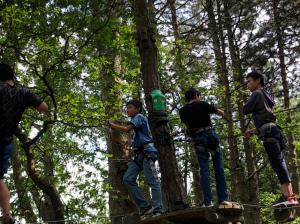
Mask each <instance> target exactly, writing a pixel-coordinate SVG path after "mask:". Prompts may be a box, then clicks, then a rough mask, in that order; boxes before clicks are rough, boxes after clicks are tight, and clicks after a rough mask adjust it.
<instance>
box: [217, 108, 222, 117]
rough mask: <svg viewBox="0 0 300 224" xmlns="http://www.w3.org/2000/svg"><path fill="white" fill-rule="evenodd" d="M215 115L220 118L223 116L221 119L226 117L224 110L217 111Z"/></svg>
mask: <svg viewBox="0 0 300 224" xmlns="http://www.w3.org/2000/svg"><path fill="white" fill-rule="evenodd" d="M215 114H216V115H219V116H221V117H224V111H223V110H220V109H217V111H216V113H215Z"/></svg>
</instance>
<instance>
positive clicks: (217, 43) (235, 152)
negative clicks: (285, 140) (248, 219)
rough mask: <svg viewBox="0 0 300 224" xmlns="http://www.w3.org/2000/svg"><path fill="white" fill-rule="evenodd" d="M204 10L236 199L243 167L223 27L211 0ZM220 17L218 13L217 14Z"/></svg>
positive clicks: (242, 184)
mask: <svg viewBox="0 0 300 224" xmlns="http://www.w3.org/2000/svg"><path fill="white" fill-rule="evenodd" d="M206 11H207V13H208V18H209V22H208V28H209V31H210V35H211V38H212V41H213V50H214V53H215V58H216V63H217V66H216V67H217V68H216V69H217V74H218V76H219V79H220V84H221V85H223V86H224V88H225V99H224V100H225V116H226V118H227V125H228V136H227V139H228V145H229V150H230V160H231V164H230V165H231V199H232V200H237V199H238V198H241V197H244V195H246V188H245V179H244V177H245V174H244V170H243V167H242V165H241V163H240V158H239V149H238V146H237V140H236V137H235V136H234V130H233V129H234V125H233V115H232V114H233V111H232V102H231V92H230V86H229V77H228V70H227V65H226V54H225V40H224V36H223V28H222V27H218V26H217V23H216V19H215V15H214V8H213V3H212V1H211V0H206ZM219 19H220V15H219Z"/></svg>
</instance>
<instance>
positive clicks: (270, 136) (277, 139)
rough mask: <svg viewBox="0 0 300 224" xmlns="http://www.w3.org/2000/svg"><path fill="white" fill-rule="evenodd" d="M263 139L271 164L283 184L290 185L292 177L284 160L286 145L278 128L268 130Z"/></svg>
mask: <svg viewBox="0 0 300 224" xmlns="http://www.w3.org/2000/svg"><path fill="white" fill-rule="evenodd" d="M262 137H263V144H264V147H265V150H266V152H267V154H268V158H269V161H270V164H271V166H272V168H273V170H274V171H275V173H276V175H277V177H278V179H279V182H280V183H281V184H284V183H290V182H291V177H290V175H289V171H288V169H287V165H286V162H285V158H284V153H283V151H284V148H285V143H284V139H283V135H282V133H281V131H280V129H279V127H277V126H273V127H271V128H268V129H267V130H266V131H265V133H264V136H262Z"/></svg>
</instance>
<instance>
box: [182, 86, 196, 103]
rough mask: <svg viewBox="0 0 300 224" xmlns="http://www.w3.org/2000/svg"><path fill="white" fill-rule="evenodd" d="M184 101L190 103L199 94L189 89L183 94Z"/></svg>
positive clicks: (192, 88)
mask: <svg viewBox="0 0 300 224" xmlns="http://www.w3.org/2000/svg"><path fill="white" fill-rule="evenodd" d="M184 96H185V99H186V101H188V102H189V101H191V100H192V99H195V97H196V96H200V92H199V91H198V90H196V89H195V88H194V87H191V88H190V89H189V90H188V91H186V92H185V94H184Z"/></svg>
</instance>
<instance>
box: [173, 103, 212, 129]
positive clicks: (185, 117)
mask: <svg viewBox="0 0 300 224" xmlns="http://www.w3.org/2000/svg"><path fill="white" fill-rule="evenodd" d="M216 112H217V109H216V108H215V107H214V106H213V105H210V104H209V103H207V102H205V101H195V102H193V103H189V104H186V105H185V106H183V107H182V108H181V109H180V110H179V115H180V119H181V122H183V123H185V124H186V125H187V127H188V129H189V132H190V133H191V134H192V133H194V132H196V131H197V129H199V128H203V127H208V126H210V127H211V126H212V124H211V120H210V114H214V113H216Z"/></svg>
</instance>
